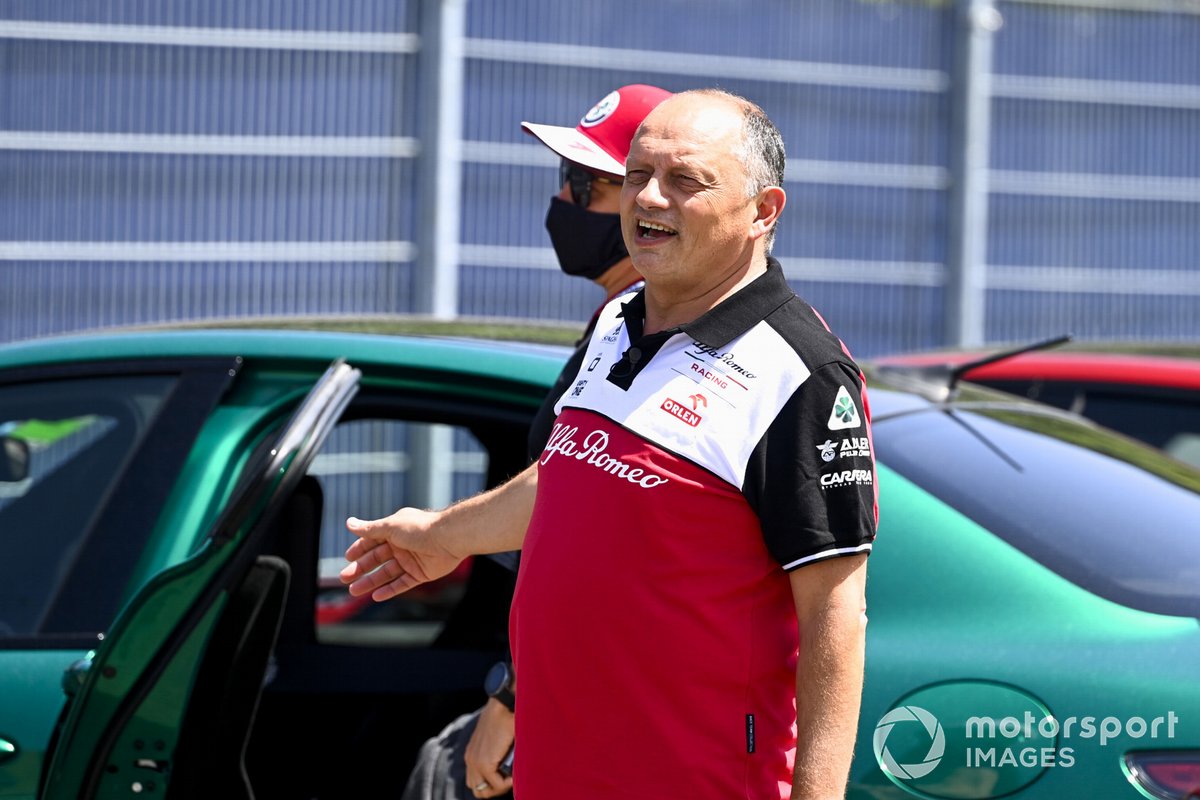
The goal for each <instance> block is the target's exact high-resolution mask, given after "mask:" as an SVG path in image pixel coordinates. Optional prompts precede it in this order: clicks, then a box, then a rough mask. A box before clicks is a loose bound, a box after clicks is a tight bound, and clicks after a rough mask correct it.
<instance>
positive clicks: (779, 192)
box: [750, 186, 787, 239]
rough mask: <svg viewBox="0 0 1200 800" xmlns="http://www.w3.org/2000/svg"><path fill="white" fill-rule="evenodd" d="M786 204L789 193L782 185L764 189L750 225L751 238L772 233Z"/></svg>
mask: <svg viewBox="0 0 1200 800" xmlns="http://www.w3.org/2000/svg"><path fill="white" fill-rule="evenodd" d="M786 204H787V195H786V194H785V193H784V191H783V189H781V188H780V187H778V186H768V187H767V188H766V189H763V190H762V191H761V192H760V193H759V195H758V200H757V201H756V205H755V210H756V212H757V213H756V215H755V217H754V222H752V223H751V225H750V234H751V238H753V239H758V238H760V237H762V236H766V235H767V234H768V233H770V232H771V229H772V228H774V227H775V223H776V222H777V221H778V220H779V215H780V214H781V213H782V212H783V207H784V206H785V205H786Z"/></svg>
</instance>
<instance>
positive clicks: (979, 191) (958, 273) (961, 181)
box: [945, 0, 1002, 347]
mask: <svg viewBox="0 0 1200 800" xmlns="http://www.w3.org/2000/svg"><path fill="white" fill-rule="evenodd" d="M954 24H955V25H956V34H957V35H956V36H955V41H956V42H957V48H956V53H955V60H954V67H953V70H954V71H953V74H952V76H951V87H952V88H951V98H950V99H951V109H950V116H951V120H950V174H951V180H952V183H951V187H950V206H949V212H948V214H949V222H948V228H949V231H948V234H949V241H948V245H949V246H948V247H947V258H946V267H947V270H946V294H945V298H946V299H945V320H946V331H945V338H946V343H947V344H948V345H951V346H955V347H973V346H977V345H980V344H983V341H984V331H985V314H986V303H985V301H986V291H987V234H988V149H989V133H990V126H991V102H992V96H991V95H992V88H991V87H992V34H993V33H995V32H996V31H997V30H998V29H999V28H1000V25H1001V24H1002V20H1001V17H1000V12H999V11H997V10H996V8H995V6H994V5H993V4H992V0H957V2H956V9H955V19H954Z"/></svg>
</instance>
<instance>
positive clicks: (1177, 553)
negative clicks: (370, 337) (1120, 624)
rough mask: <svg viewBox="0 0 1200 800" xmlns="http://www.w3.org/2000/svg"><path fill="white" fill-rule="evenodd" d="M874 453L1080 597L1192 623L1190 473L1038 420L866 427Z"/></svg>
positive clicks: (992, 416)
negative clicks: (1084, 593)
mask: <svg viewBox="0 0 1200 800" xmlns="http://www.w3.org/2000/svg"><path fill="white" fill-rule="evenodd" d="M875 445H876V454H877V456H878V458H879V460H880V462H881V463H883V464H886V465H887V466H888V467H890V468H891V469H894V470H896V471H897V472H899V473H900V474H901V475H903V476H904V477H906V478H908V479H909V480H911V481H912V482H914V483H916V484H917V485H919V486H921V487H922V488H923V489H925V490H926V491H928V492H930V493H931V494H933V495H935V496H937V497H939V498H940V499H942V500H943V501H944V502H946V503H948V504H949V505H951V506H952V507H954V508H955V509H957V510H958V511H960V512H961V513H963V514H965V515H966V516H968V517H970V518H971V519H973V520H975V521H976V522H978V523H979V524H981V525H983V526H984V527H986V528H988V529H989V530H991V531H992V532H993V533H994V534H996V535H997V536H999V537H1001V538H1002V539H1004V540H1006V541H1007V542H1009V543H1010V544H1012V545H1014V546H1015V547H1017V548H1018V549H1020V550H1022V551H1023V552H1025V553H1026V554H1028V555H1029V556H1031V557H1033V558H1034V559H1036V560H1037V561H1039V562H1041V563H1042V564H1044V565H1045V566H1047V567H1049V568H1050V569H1052V570H1054V571H1055V572H1057V573H1059V574H1060V575H1062V576H1064V577H1066V578H1067V579H1069V580H1071V581H1073V582H1075V583H1076V584H1078V585H1080V586H1082V587H1083V588H1085V589H1087V590H1089V591H1091V592H1094V593H1095V594H1098V595H1101V596H1103V597H1106V598H1108V599H1110V600H1113V601H1115V602H1118V603H1122V604H1124V605H1127V606H1130V607H1133V608H1138V609H1142V610H1146V611H1152V612H1155V613H1162V614H1173V615H1180V616H1197V615H1200V535H1198V529H1197V527H1196V525H1195V523H1194V520H1196V519H1200V473H1198V472H1196V471H1195V470H1192V469H1190V468H1188V467H1187V466H1185V465H1183V464H1180V463H1179V462H1177V461H1174V460H1172V459H1170V458H1167V457H1166V456H1163V455H1162V454H1160V453H1158V452H1157V451H1155V450H1152V449H1149V448H1146V447H1143V446H1140V445H1138V444H1137V443H1135V442H1131V441H1129V440H1126V439H1123V438H1121V437H1116V436H1113V435H1111V434H1109V433H1107V432H1106V431H1103V430H1101V429H1097V428H1095V427H1093V426H1090V425H1087V424H1085V423H1082V422H1079V421H1076V420H1072V419H1070V418H1068V417H1065V416H1063V415H1058V414H1054V415H1051V414H1050V413H1048V412H1047V413H1036V414H1031V413H1026V412H1018V411H1002V410H995V411H982V410H981V411H974V412H968V411H961V410H960V411H951V412H936V413H923V414H910V415H906V416H899V417H894V418H890V419H884V420H877V421H876V434H875ZM883 513H885V514H886V509H884V510H883Z"/></svg>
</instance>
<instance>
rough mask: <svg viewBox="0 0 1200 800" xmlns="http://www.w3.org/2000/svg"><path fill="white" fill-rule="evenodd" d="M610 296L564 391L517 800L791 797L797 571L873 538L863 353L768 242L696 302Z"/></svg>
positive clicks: (527, 605) (551, 460)
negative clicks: (675, 313)
mask: <svg viewBox="0 0 1200 800" xmlns="http://www.w3.org/2000/svg"><path fill="white" fill-rule="evenodd" d="M644 310H645V305H644V297H643V296H642V295H641V294H638V295H635V296H634V297H633V299H627V298H620V299H618V300H615V301H613V302H612V303H610V304H608V305H607V306H606V307H605V309H604V311H603V312H602V313H601V315H600V318H599V320H598V323H597V325H596V329H595V332H594V333H593V335H592V338H591V341H590V343H589V345H588V348H587V352H586V355H585V356H584V358H583V360H582V363H581V366H580V368H579V372H578V374H577V375H576V377H575V380H574V381H572V382H571V384H570V386H569V388H568V389H567V390H566V391H565V393H564V394H563V396H562V398H561V399H560V400H559V402H558V406H557V410H558V416H557V419H556V420H555V423H554V428H553V431H552V433H551V436H550V439H549V442H548V443H547V444H546V446H545V449H544V450H543V451H542V454H541V457H540V459H539V461H538V463H539V467H538V494H537V501H536V503H535V507H534V512H533V517H532V520H531V522H530V526H529V530H528V533H527V535H526V539H525V545H524V549H523V552H522V562H521V570H520V574H519V576H518V582H517V591H516V596H515V599H514V602H513V613H512V616H511V623H510V624H511V628H512V641H513V646H514V656H515V660H516V669H517V675H518V683H519V690H518V692H517V698H518V699H517V742H518V745H517V756H516V759H515V764H516V776H515V787H516V792H517V793H518V797H520V798H521V800H551V799H553V800H558V798H563V797H570V798H595V799H596V800H600V798H604V799H605V800H611V798H618V797H619V798H638V799H641V798H644V799H645V800H650V799H651V798H653V799H654V800H662V799H663V798H675V797H678V798H688V799H689V800H697V799H702V798H713V799H714V800H716V799H717V798H720V800H728V798H735V797H741V798H753V800H761V799H762V798H773V797H787V796H788V794H789V791H790V785H791V772H792V764H793V759H794V755H795V736H796V729H795V667H796V659H797V652H798V647H799V646H800V643H799V642H798V641H797V630H796V617H795V609H794V605H793V601H792V595H791V586H790V583H789V579H788V575H787V573H788V571H790V570H794V569H798V568H801V567H803V566H804V565H805V564H809V563H812V562H814V561H818V560H821V559H826V558H833V557H837V556H841V555H848V554H852V553H863V552H867V551H869V550H870V548H871V542H872V540H873V538H874V534H875V526H876V521H877V502H876V491H875V469H874V460H873V457H872V447H871V436H870V427H869V410H868V408H867V406H866V402H865V396H864V393H863V386H862V378H861V374H860V372H859V370H858V367H857V366H856V365H855V364H854V362H853V361H852V360H851V359H850V357H849V355H848V354H847V353H846V351H845V348H844V347H843V346H842V344H841V342H840V341H839V340H838V339H837V338H836V337H835V336H833V334H831V333H830V332H829V330H828V329H827V327H826V326H825V325H824V323H823V321H822V320H821V319H820V317H819V316H818V315H817V314H816V312H815V311H814V310H813V309H812V308H811V307H810V306H809V305H807V304H806V303H805V302H804V301H802V300H801V299H800V298H798V297H797V296H796V295H795V294H794V293H793V292H792V291H791V289H790V288H789V287H788V285H787V282H786V280H785V279H784V277H783V273H782V269H781V268H780V267H779V265H778V263H777V262H775V261H774V260H772V261H771V262H770V264H769V267H768V270H767V272H766V273H765V274H763V275H762V276H760V277H759V278H758V279H756V280H755V281H754V282H752V283H751V284H749V285H747V286H746V287H745V288H743V289H742V290H741V291H739V292H737V293H736V294H734V295H733V296H731V297H729V298H728V299H726V300H725V301H724V302H722V303H721V304H719V305H718V306H717V307H715V308H714V309H712V310H711V311H709V312H708V313H706V314H705V315H703V316H702V317H700V318H699V319H697V320H695V321H693V322H691V323H689V324H687V325H684V326H681V327H680V328H675V329H672V330H668V331H663V332H661V333H658V334H653V335H650V336H643V335H642V327H643V321H644Z"/></svg>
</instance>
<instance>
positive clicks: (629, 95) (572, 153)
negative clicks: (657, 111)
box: [521, 83, 671, 175]
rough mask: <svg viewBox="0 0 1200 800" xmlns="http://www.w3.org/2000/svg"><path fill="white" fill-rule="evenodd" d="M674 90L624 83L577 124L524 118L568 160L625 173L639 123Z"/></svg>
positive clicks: (528, 129)
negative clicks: (531, 120)
mask: <svg viewBox="0 0 1200 800" xmlns="http://www.w3.org/2000/svg"><path fill="white" fill-rule="evenodd" d="M670 96H671V93H670V92H668V91H667V90H666V89H660V88H658V87H657V86H646V85H645V84H641V83H635V84H632V85H630V86H622V87H621V88H620V89H617V90H616V91H613V92H609V93H608V95H607V96H606V97H605V98H604V99H603V100H601V101H600V102H599V103H596V105H594V106H592V110H591V111H589V112H588V113H586V114H584V115H583V119H581V120H579V124H578V125H576V126H575V127H574V128H564V127H561V126H559V125H540V124H538V123H535V122H522V123H521V127H522V128H524V129H525V132H526V133H532V134H533V135H534V136H536V137H537V138H538V139H540V140H541V142H542V144H544V145H546V147H549V148H550V149H551V150H553V151H554V152H556V153H558V154H559V155H560V156H562V157H563V158H565V159H567V160H568V161H574V162H575V163H576V164H579V165H581V166H584V167H587V168H588V169H593V170H596V171H598V172H607V173H609V174H611V175H624V174H625V158H626V156H628V155H629V145H630V143H631V142H633V134H634V133H635V132H636V131H637V128H638V125H641V124H642V120H643V119H645V118H646V115H647V114H649V113H650V111H651V109H653V108H654V107H655V106H657V105H658V104H659V103H661V102H662V101H663V100H666V99H667V98H668V97H670Z"/></svg>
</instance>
